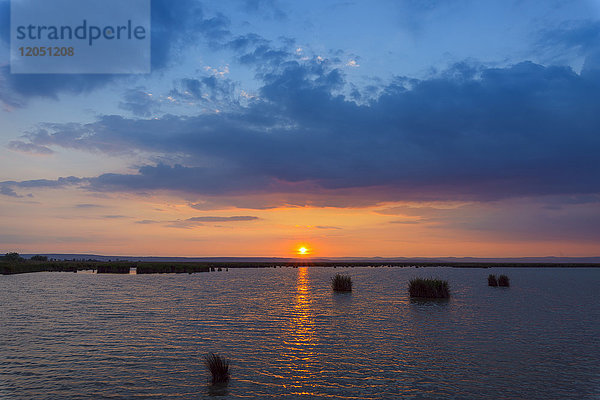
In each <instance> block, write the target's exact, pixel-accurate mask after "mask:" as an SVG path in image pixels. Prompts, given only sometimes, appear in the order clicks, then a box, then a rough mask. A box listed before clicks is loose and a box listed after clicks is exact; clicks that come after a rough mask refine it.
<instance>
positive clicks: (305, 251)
mask: <svg viewBox="0 0 600 400" xmlns="http://www.w3.org/2000/svg"><path fill="white" fill-rule="evenodd" d="M297 254H298V255H300V256H305V255H308V254H310V249H308V248H307V247H305V246H301V247H299V248H298V251H297Z"/></svg>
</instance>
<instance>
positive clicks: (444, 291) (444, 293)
mask: <svg viewBox="0 0 600 400" xmlns="http://www.w3.org/2000/svg"><path fill="white" fill-rule="evenodd" d="M408 293H409V294H410V297H412V298H418V299H448V298H450V287H449V285H448V281H444V280H441V279H433V278H414V279H411V280H410V281H409V282H408Z"/></svg>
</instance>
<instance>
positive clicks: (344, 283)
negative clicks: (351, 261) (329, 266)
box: [331, 274, 352, 292]
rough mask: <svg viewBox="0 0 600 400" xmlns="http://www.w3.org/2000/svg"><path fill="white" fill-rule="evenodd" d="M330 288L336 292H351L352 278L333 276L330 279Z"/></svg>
mask: <svg viewBox="0 0 600 400" xmlns="http://www.w3.org/2000/svg"><path fill="white" fill-rule="evenodd" d="M331 288H332V289H333V290H334V291H336V292H351V291H352V278H351V277H350V276H348V275H342V274H335V276H334V277H333V278H331Z"/></svg>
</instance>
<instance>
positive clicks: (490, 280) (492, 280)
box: [488, 274, 498, 286]
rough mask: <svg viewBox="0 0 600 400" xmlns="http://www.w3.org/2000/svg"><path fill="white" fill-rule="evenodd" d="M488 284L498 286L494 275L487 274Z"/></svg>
mask: <svg viewBox="0 0 600 400" xmlns="http://www.w3.org/2000/svg"><path fill="white" fill-rule="evenodd" d="M488 286H498V281H497V280H496V275H493V274H489V275H488Z"/></svg>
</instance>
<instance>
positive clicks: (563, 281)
mask: <svg viewBox="0 0 600 400" xmlns="http://www.w3.org/2000/svg"><path fill="white" fill-rule="evenodd" d="M336 272H344V273H348V274H350V275H351V276H352V277H353V280H354V291H353V292H352V293H333V292H332V291H331V289H330V287H329V278H330V277H331V276H332V275H333V274H334V273H336ZM490 272H491V273H496V274H500V273H506V274H508V275H509V277H510V278H511V284H512V286H511V287H510V288H491V287H488V286H487V275H488V274H489V273H490ZM417 276H421V277H439V278H442V279H447V280H448V281H449V283H450V288H451V292H452V298H451V299H450V300H449V301H437V302H418V301H411V300H410V299H409V298H408V294H407V284H408V281H409V279H411V278H413V277H417ZM599 283H600V270H598V269H583V268H580V269H579V268H578V269H564V268H560V269H558V268H556V269H555V268H547V269H535V268H523V269H500V268H495V269H457V268H419V269H415V268H338V269H332V268H297V269H295V268H277V269H271V268H268V269H267V268H265V269H229V271H228V272H225V271H223V272H214V273H200V274H193V275H188V274H185V275H175V274H169V275H110V274H104V275H95V274H81V273H78V274H74V273H50V272H44V273H34V274H23V275H13V276H1V277H0V305H1V311H0V312H1V314H0V398H2V399H32V398H35V399H121V398H136V399H151V398H156V399H163V398H166V399H196V398H214V397H213V396H223V397H220V398H232V399H233V398H264V399H269V398H289V399H297V398H306V399H309V398H310V399H313V398H316V399H318V398H322V399H326V398H344V399H394V398H398V399H403V398H407V399H451V398H452V399H453V398H461V399H480V398H481V399H483V398H495V399H599V398H600V339H599V334H600V303H599V302H598V298H597V295H598V285H599ZM209 351H214V352H217V353H220V354H223V355H226V356H227V357H229V358H230V359H231V361H232V380H231V382H230V384H229V385H228V386H226V387H222V388H212V387H211V386H210V385H208V383H207V381H208V375H207V373H206V371H205V370H204V368H203V365H202V361H201V357H202V355H204V354H206V353H207V352H209Z"/></svg>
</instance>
